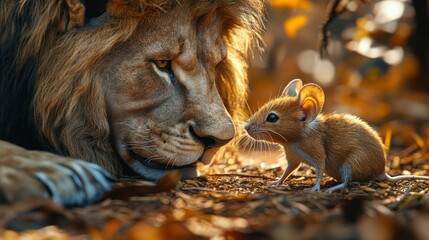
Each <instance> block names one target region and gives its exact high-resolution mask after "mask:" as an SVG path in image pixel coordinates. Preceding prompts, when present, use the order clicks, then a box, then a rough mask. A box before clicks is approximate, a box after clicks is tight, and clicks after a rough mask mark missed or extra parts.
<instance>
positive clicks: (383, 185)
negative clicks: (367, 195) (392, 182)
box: [377, 182, 390, 188]
mask: <svg viewBox="0 0 429 240" xmlns="http://www.w3.org/2000/svg"><path fill="white" fill-rule="evenodd" d="M377 185H378V186H379V187H382V188H389V187H390V186H389V184H387V183H384V182H380V183H377Z"/></svg>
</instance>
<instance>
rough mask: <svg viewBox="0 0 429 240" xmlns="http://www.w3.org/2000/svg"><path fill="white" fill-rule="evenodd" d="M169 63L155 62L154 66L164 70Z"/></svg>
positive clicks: (164, 61)
mask: <svg viewBox="0 0 429 240" xmlns="http://www.w3.org/2000/svg"><path fill="white" fill-rule="evenodd" d="M169 62H170V61H168V60H155V64H156V66H157V67H159V68H161V69H164V68H166V67H167V65H168V63H169Z"/></svg>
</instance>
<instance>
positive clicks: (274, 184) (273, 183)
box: [268, 180, 282, 187]
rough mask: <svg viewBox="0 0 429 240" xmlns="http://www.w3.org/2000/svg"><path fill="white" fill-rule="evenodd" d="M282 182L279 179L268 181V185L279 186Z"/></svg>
mask: <svg viewBox="0 0 429 240" xmlns="http://www.w3.org/2000/svg"><path fill="white" fill-rule="evenodd" d="M281 184H282V181H280V180H277V181H270V182H268V186H269V187H278V186H280V185H281Z"/></svg>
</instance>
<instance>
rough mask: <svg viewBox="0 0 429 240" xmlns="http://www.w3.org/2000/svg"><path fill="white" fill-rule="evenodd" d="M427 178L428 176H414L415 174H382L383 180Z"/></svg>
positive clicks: (395, 180) (428, 178)
mask: <svg viewBox="0 0 429 240" xmlns="http://www.w3.org/2000/svg"><path fill="white" fill-rule="evenodd" d="M412 179H414V180H429V176H416V175H398V176H394V177H392V176H390V175H389V174H387V173H385V174H384V180H387V181H389V182H397V181H401V180H412Z"/></svg>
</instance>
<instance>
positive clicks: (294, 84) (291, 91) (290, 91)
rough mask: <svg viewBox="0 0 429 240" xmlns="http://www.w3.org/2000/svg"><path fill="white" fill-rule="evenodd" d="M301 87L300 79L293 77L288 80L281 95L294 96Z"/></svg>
mask: <svg viewBox="0 0 429 240" xmlns="http://www.w3.org/2000/svg"><path fill="white" fill-rule="evenodd" d="M301 88H302V81H301V79H294V80H292V81H290V82H289V84H288V85H287V86H286V87H285V88H284V89H283V92H282V96H283V97H288V96H289V97H296V96H297V95H298V92H299V90H301Z"/></svg>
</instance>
